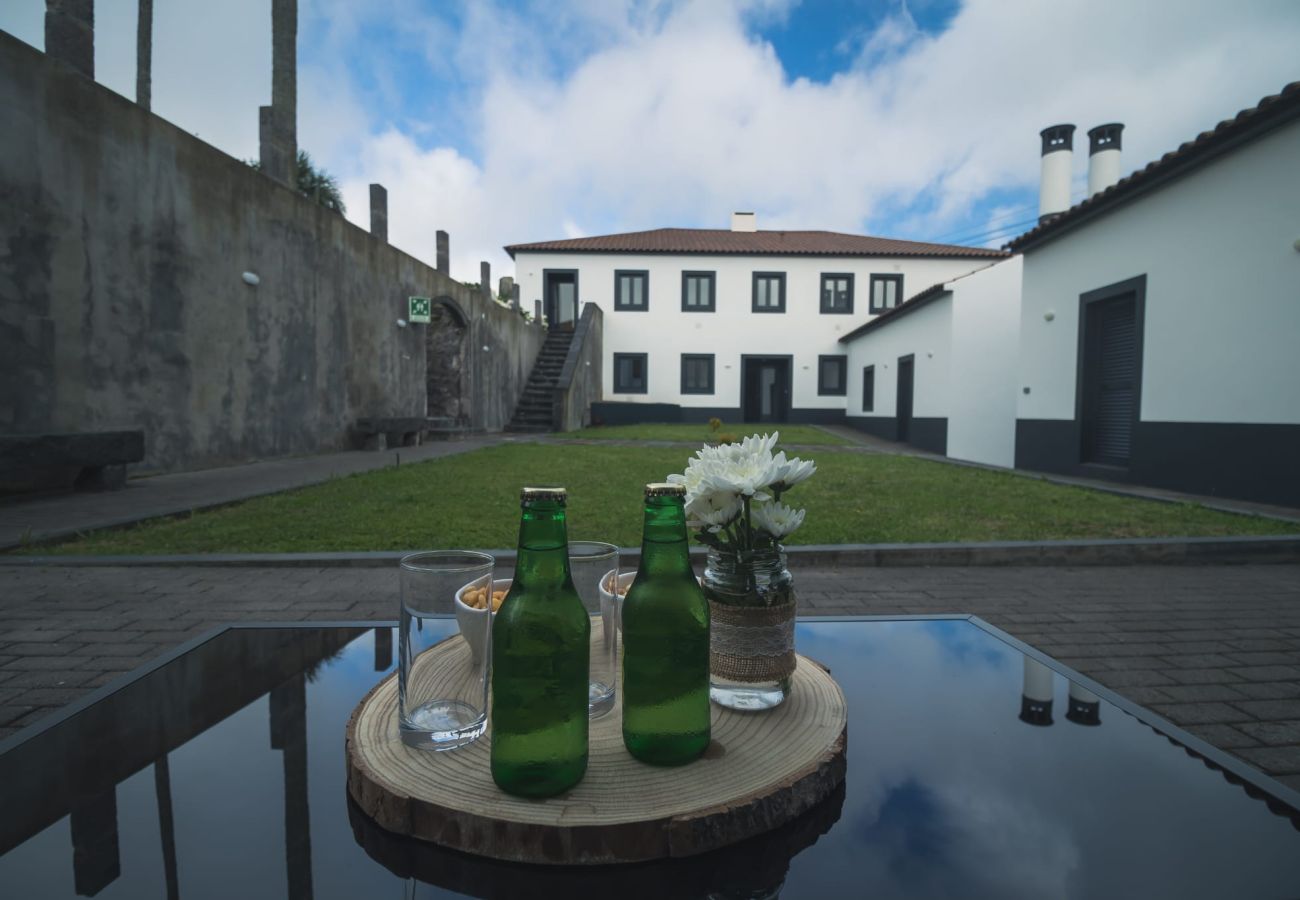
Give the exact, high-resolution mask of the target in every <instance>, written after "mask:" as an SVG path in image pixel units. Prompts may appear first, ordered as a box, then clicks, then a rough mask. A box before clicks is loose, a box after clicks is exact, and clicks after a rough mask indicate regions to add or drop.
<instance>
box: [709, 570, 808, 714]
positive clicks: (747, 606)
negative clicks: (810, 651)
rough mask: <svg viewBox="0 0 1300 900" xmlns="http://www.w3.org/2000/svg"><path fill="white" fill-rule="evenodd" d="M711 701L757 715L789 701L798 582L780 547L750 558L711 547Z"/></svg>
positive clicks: (793, 662)
mask: <svg viewBox="0 0 1300 900" xmlns="http://www.w3.org/2000/svg"><path fill="white" fill-rule="evenodd" d="M701 586H702V587H703V588H704V596H705V597H706V598H708V601H709V617H710V632H709V698H710V699H711V700H712V701H713V702H714V703H717V704H718V705H719V706H724V707H726V708H727V709H737V710H744V711H757V710H763V709H771V708H773V707H775V706H779V705H781V703H783V702H785V698H786V697H787V696H788V695H789V693H790V676H791V675H793V674H794V669H795V652H794V618H795V606H796V603H795V595H794V579H793V578H792V577H791V575H790V571H789V570H788V569H787V568H786V558H785V550H784V548H782V547H781V545H780V544H775V545H773V546H772V547H768V548H762V549H758V550H752V551H746V552H744V553H732V552H727V551H722V550H717V549H715V548H709V556H708V562H707V563H706V564H705V567H704V577H703V579H701Z"/></svg>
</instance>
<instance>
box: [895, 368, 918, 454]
mask: <svg viewBox="0 0 1300 900" xmlns="http://www.w3.org/2000/svg"><path fill="white" fill-rule="evenodd" d="M914 364H915V359H914V358H913V357H911V356H904V357H902V358H901V359H899V361H898V407H897V411H896V412H895V416H896V417H897V419H898V439H899V440H900V441H902V442H903V443H906V442H908V441H909V440H911V439H912V378H913V374H912V373H913V371H914V368H915V365H914Z"/></svg>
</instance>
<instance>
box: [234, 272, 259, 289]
mask: <svg viewBox="0 0 1300 900" xmlns="http://www.w3.org/2000/svg"><path fill="white" fill-rule="evenodd" d="M239 277H240V278H242V279H244V284H247V285H250V286H252V287H257V286H258V285H259V284H261V283H262V279H260V278H258V277H257V273H256V272H245V273H244V274H243V275H241V276H239Z"/></svg>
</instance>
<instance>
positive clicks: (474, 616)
mask: <svg viewBox="0 0 1300 900" xmlns="http://www.w3.org/2000/svg"><path fill="white" fill-rule="evenodd" d="M510 583H511V582H510V579H509V578H498V579H496V580H495V581H493V582H492V594H491V599H490V601H489V596H488V590H487V586H486V585H483V586H476V585H473V584H467V585H465V586H463V587H462V588H461V589H460V590H458V591H457V592H456V603H455V607H456V626H457V627H458V628H459V629H460V633H461V634H462V635H464V637H465V640H466V642H468V643H469V650H470V655H471V656H472V657H473V659H474V660H478V659H479V657H480V656H481V655H482V653H483V644H484V643H485V642H486V640H487V635H488V633H489V631H488V629H487V628H484V627H483V626H484V624H485V623H484V622H483V619H482V617H483V616H486V615H487V614H488V613H487V607H488V603H489V602H490V603H491V604H492V612H493V613H495V612H496V611H497V610H498V609H500V608H501V601H502V600H504V599H505V596H506V594H507V593H508V592H509V591H510Z"/></svg>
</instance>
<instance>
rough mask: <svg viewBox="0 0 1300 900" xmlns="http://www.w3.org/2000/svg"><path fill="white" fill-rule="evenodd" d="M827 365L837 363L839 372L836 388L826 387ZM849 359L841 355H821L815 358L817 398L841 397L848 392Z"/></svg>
mask: <svg viewBox="0 0 1300 900" xmlns="http://www.w3.org/2000/svg"><path fill="white" fill-rule="evenodd" d="M827 363H838V364H839V370H840V379H839V381H840V386H839V387H838V388H829V387H827V386H826V370H825V366H826V364H827ZM848 380H849V358H848V356H847V355H846V354H843V353H823V354H821V355H819V356H818V357H817V396H818V397H843V396H845V395H846V394H848V392H849V385H848Z"/></svg>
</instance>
